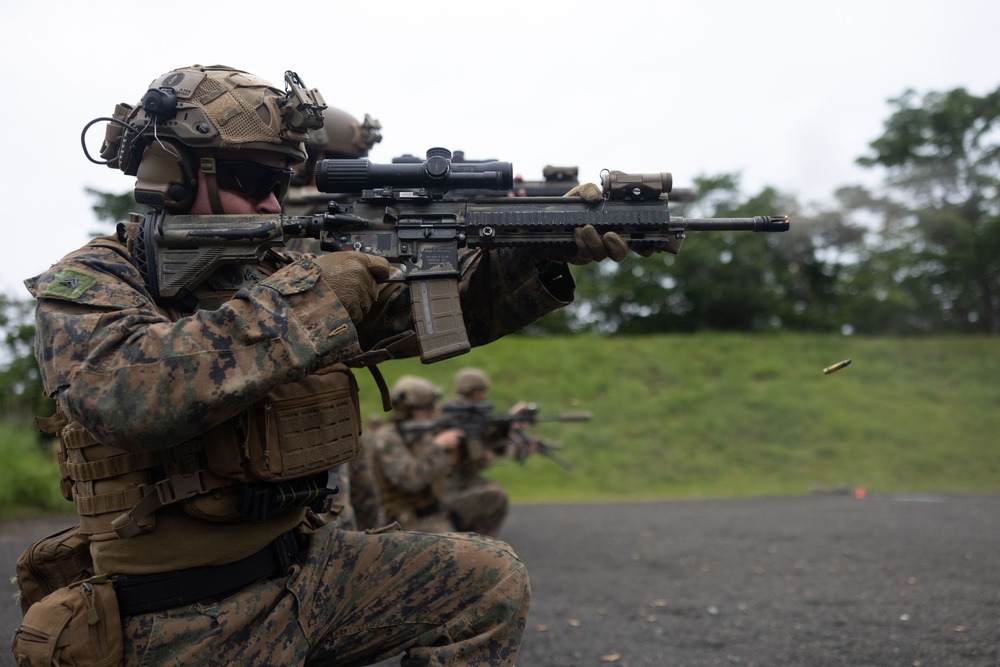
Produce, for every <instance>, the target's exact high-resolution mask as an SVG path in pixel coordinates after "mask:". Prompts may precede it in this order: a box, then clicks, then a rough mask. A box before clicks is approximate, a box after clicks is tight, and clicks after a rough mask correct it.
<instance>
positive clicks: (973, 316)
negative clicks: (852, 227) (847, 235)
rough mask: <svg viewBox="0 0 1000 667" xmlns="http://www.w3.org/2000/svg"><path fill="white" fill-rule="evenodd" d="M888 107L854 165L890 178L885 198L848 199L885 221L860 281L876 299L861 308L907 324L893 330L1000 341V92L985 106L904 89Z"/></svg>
mask: <svg viewBox="0 0 1000 667" xmlns="http://www.w3.org/2000/svg"><path fill="white" fill-rule="evenodd" d="M890 104H891V105H892V107H893V108H894V111H893V113H892V115H891V116H890V117H889V119H888V120H887V121H886V123H885V131H884V132H883V134H882V136H880V137H879V138H877V139H876V140H875V141H873V142H872V143H871V148H872V154H871V155H867V156H864V157H861V158H859V159H858V163H859V164H861V165H863V166H866V167H876V166H877V167H882V168H884V169H885V170H886V173H887V178H886V183H885V193H884V194H882V195H873V194H871V193H867V192H865V191H863V190H862V189H855V190H853V191H850V192H846V194H847V195H848V199H850V200H851V201H850V202H849V206H852V207H853V208H854V209H855V210H859V209H864V210H867V211H868V212H869V213H875V214H876V215H877V216H879V217H880V218H881V220H882V229H881V235H882V238H881V243H880V244H879V246H878V247H877V248H876V249H875V250H874V251H873V252H871V253H869V254H868V255H867V256H865V257H863V258H862V259H863V260H864V262H862V263H861V264H860V265H859V266H858V268H857V271H856V274H855V279H856V280H857V281H859V283H860V284H861V285H862V286H863V287H864V288H865V289H867V290H870V294H873V295H874V297H875V301H876V302H873V301H872V299H871V298H870V297H869V298H866V299H864V300H863V303H864V304H865V305H866V307H869V308H870V310H871V311H878V310H883V311H888V313H889V314H895V315H898V316H902V320H901V322H896V323H894V324H891V325H890V327H891V329H902V330H903V331H907V332H910V331H912V332H928V333H930V332H949V331H950V332H980V333H987V334H993V335H996V334H998V333H1000V134H998V132H997V129H998V128H997V121H998V118H1000V88H998V89H997V90H995V91H993V92H990V93H988V94H986V95H983V96H982V97H978V96H976V95H972V94H971V93H969V92H968V91H967V90H965V89H964V88H956V89H954V90H951V91H948V92H944V93H940V92H931V93H927V94H926V95H924V96H923V98H918V97H917V94H916V93H915V92H914V91H912V90H908V91H906V92H905V93H904V94H903V95H901V96H900V97H898V98H895V99H892V100H890ZM865 315H866V316H870V315H871V312H867V313H865ZM863 321H866V322H867V321H868V320H867V318H864V320H863ZM882 332H892V331H884V330H883V331H882Z"/></svg>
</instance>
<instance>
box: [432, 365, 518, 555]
mask: <svg viewBox="0 0 1000 667" xmlns="http://www.w3.org/2000/svg"><path fill="white" fill-rule="evenodd" d="M490 384H491V381H490V378H489V376H488V375H487V374H486V373H485V372H484V371H481V370H479V369H478V368H463V369H461V370H459V371H458V372H457V373H456V374H455V378H454V390H455V393H456V395H455V397H454V398H452V399H451V400H450V401H448V402H447V403H446V405H447V406H448V407H449V408H451V409H454V410H457V411H461V410H462V409H463V408H464V407H477V406H478V407H485V408H486V409H487V410H489V407H490V406H489V404H488V403H487V402H486V401H485V398H486V393H487V391H488V390H489V387H490ZM484 437H485V438H486V439H487V440H488V442H482V441H481V439H482V438H484ZM510 444H511V443H510V442H509V441H508V440H507V439H506V438H502V439H499V438H490V435H489V434H482V433H479V434H473V435H471V436H470V435H468V434H467V436H466V438H465V439H464V441H463V443H462V446H461V447H460V448H459V449H458V452H457V454H456V456H455V462H454V465H453V466H452V470H451V473H450V474H449V475H448V479H447V481H446V482H445V487H444V491H443V493H442V497H441V499H442V502H443V503H444V506H445V508H446V510H447V511H448V514H449V515H450V516H451V519H452V522H453V523H454V524H455V527H456V529H458V530H461V531H472V532H475V533H480V534H482V535H489V536H491V537H495V536H496V535H497V533H498V532H499V530H500V525H501V524H502V523H503V520H504V518H506V516H507V511H508V508H509V506H510V498H509V496H508V495H507V491H506V489H504V488H503V485H501V484H500V483H499V482H496V481H494V480H492V479H489V478H487V477H484V476H483V471H484V470H486V469H487V468H489V467H490V465H491V463H492V460H493V458H494V456H495V455H496V453H500V454H503V453H504V452H505V450H506V449H508V448H509V445H510Z"/></svg>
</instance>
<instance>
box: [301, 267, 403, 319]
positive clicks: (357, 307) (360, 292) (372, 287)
mask: <svg viewBox="0 0 1000 667" xmlns="http://www.w3.org/2000/svg"><path fill="white" fill-rule="evenodd" d="M315 262H316V263H317V264H319V267H320V269H322V271H323V282H325V283H326V284H327V285H329V286H330V289H332V290H333V291H334V292H335V293H336V295H337V298H338V299H340V302H341V303H342V304H344V308H346V309H347V314H348V315H349V316H350V318H351V321H353V322H354V323H355V324H357V323H358V322H360V321H361V319H362V318H363V317H364V316H365V314H366V313H367V312H368V311H369V310H370V309H371V307H372V304H374V303H375V301H376V299H378V281H379V280H385V279H387V278H388V277H389V262H388V261H386V259H385V258H384V257H377V256H375V255H366V254H364V253H360V252H355V251H353V250H351V251H339V252H330V253H326V254H323V255H320V256H318V257H316V259H315Z"/></svg>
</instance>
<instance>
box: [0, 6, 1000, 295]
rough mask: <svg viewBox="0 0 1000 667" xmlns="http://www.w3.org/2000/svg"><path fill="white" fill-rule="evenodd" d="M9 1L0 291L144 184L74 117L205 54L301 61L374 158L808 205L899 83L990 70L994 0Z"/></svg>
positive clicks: (253, 63) (839, 172)
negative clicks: (720, 181)
mask: <svg viewBox="0 0 1000 667" xmlns="http://www.w3.org/2000/svg"><path fill="white" fill-rule="evenodd" d="M8 4H9V5H13V7H7V8H6V9H5V10H4V20H3V24H2V26H0V68H2V71H3V73H4V76H3V81H5V82H6V84H5V85H6V90H5V95H4V100H3V103H2V104H0V118H2V121H3V122H2V124H0V127H2V130H0V132H2V134H0V148H2V156H3V165H2V167H0V168H2V169H3V176H4V178H3V183H4V184H5V185H6V187H7V190H6V195H7V196H6V199H7V201H8V207H9V209H12V210H9V212H8V216H7V219H6V221H5V222H4V234H5V238H6V240H7V245H6V247H7V248H8V251H7V252H5V254H4V259H3V261H2V262H0V289H2V290H3V291H4V292H6V293H8V294H11V295H14V296H16V297H18V298H20V297H27V292H26V291H24V289H23V287H22V286H21V281H22V280H23V279H24V278H26V277H29V276H31V275H34V274H36V273H38V272H40V271H42V270H43V269H44V268H45V267H46V266H48V265H49V264H51V263H52V262H55V261H56V260H58V259H59V258H60V257H61V256H62V255H64V254H66V253H67V252H69V251H71V250H74V249H76V248H77V247H79V246H80V245H82V244H83V243H85V242H86V240H87V238H88V232H91V231H95V230H100V229H105V230H110V229H111V228H110V226H108V225H101V224H99V223H98V222H97V221H96V219H95V217H94V216H93V214H92V212H91V206H92V203H93V202H92V200H91V198H90V197H89V196H87V195H86V194H85V193H84V188H85V187H93V188H96V189H99V190H103V191H109V192H116V193H118V192H124V191H126V190H128V189H130V188H131V187H132V185H133V180H132V179H131V178H130V177H127V176H125V175H124V174H122V173H121V172H118V171H113V170H111V169H109V168H107V167H103V166H98V165H94V164H92V163H90V162H89V161H88V160H87V159H86V158H85V157H84V155H83V151H82V149H81V144H80V132H81V130H82V129H83V126H84V125H85V124H86V123H87V122H88V121H90V120H91V119H93V118H96V117H99V116H109V115H111V113H112V111H113V110H114V105H115V103H117V102H129V103H133V104H134V103H136V102H137V101H138V100H139V98H140V97H141V96H142V95H143V93H145V91H146V89H147V86H148V84H149V83H150V82H151V81H152V80H153V79H154V78H156V77H157V76H159V75H160V74H161V73H163V72H166V71H169V70H171V69H174V68H176V67H181V66H186V65H190V64H194V63H201V64H225V65H230V66H233V67H237V68H240V69H244V70H248V71H250V72H253V73H255V74H258V75H260V76H263V77H264V78H266V79H269V80H270V81H271V82H273V83H275V84H276V85H279V86H281V85H283V73H284V72H285V70H288V69H290V70H294V71H296V72H298V74H299V75H300V77H301V78H302V79H303V81H304V82H305V83H306V85H307V86H309V87H315V88H319V89H320V90H321V91H322V93H323V95H324V97H325V98H326V101H327V103H328V104H330V105H331V106H335V107H339V108H341V109H343V110H345V111H347V112H349V113H351V114H352V115H354V116H356V117H358V118H363V117H364V114H365V113H370V114H371V115H372V116H374V117H375V118H377V119H378V120H379V121H380V122H381V123H382V126H383V135H384V139H383V141H382V143H380V144H378V145H377V146H376V147H375V149H374V150H373V152H372V154H371V156H370V157H371V159H372V160H374V161H381V162H388V161H390V160H391V158H392V157H394V156H397V155H400V154H403V153H414V154H423V153H424V151H425V150H426V149H427V148H429V147H431V146H445V147H448V148H451V149H459V150H464V151H465V153H466V155H467V156H468V157H472V158H493V159H499V160H505V161H509V162H512V163H513V164H514V169H515V172H517V173H520V174H522V175H523V176H524V177H525V178H529V179H537V178H540V177H541V172H542V168H543V167H544V166H545V165H546V164H555V165H577V166H579V167H580V177H581V180H585V181H597V180H598V179H599V175H600V171H601V170H602V169H605V168H608V169H621V170H624V171H670V172H673V174H674V183H675V185H677V186H685V185H688V184H690V183H691V181H692V179H693V178H694V177H695V176H698V175H707V174H719V173H723V172H740V173H741V174H742V183H743V190H744V192H745V193H747V194H749V193H753V192H756V191H758V190H759V189H760V188H762V187H764V186H766V185H771V186H774V187H776V188H778V189H779V190H781V191H783V192H786V193H789V194H793V195H796V196H797V197H798V198H799V201H800V202H801V203H803V204H809V203H814V202H824V201H829V200H830V198H831V196H832V193H833V191H834V190H835V189H836V188H837V187H839V186H842V185H849V184H855V183H867V184H872V183H874V182H877V174H874V173H871V172H870V170H863V169H861V168H860V167H857V166H856V165H855V163H854V161H855V159H856V158H857V157H859V156H861V155H863V154H865V153H866V152H867V150H868V144H869V143H870V142H871V141H872V140H874V139H875V138H877V137H878V136H879V135H880V134H881V130H882V126H883V122H884V121H885V120H886V119H887V118H888V116H889V114H890V113H891V108H890V106H889V105H888V100H889V99H890V98H894V97H898V96H899V95H900V94H901V93H903V91H905V90H906V89H907V88H913V89H915V90H917V91H918V92H919V93H921V94H923V93H925V92H928V91H945V90H951V89H953V88H956V87H960V86H961V87H965V88H967V89H968V90H969V91H970V92H972V93H974V94H977V95H982V94H984V93H986V92H988V91H991V90H994V89H996V88H997V86H998V85H1000V67H998V64H1000V41H998V39H997V36H996V35H997V26H1000V2H997V1H996V0H952V1H951V2H948V3H940V2H930V1H927V0H883V1H881V2H880V1H879V0H864V1H857V0H846V1H845V0H841V1H840V2H831V3H816V2H802V1H801V0H796V1H784V0H757V1H754V0H715V1H713V0H699V1H697V2H683V3H680V2H670V1H668V0H629V1H628V2H607V1H603V2H595V1H591V0H576V1H574V2H558V1H552V0H549V1H544V2H543V1H542V0H533V1H531V2H527V1H524V0H508V1H506V2H502V3H501V2H490V3H487V2H474V1H472V0H463V1H455V2H450V1H449V2H444V1H435V0H422V1H415V0H410V1H399V2H396V1H387V0H383V1H379V0H357V1H355V2H351V3H345V2H340V1H338V0H322V1H316V2H296V3H290V2H263V1H262V0H242V1H240V2H224V1H212V2H208V1H205V0H201V1H199V2H190V1H188V0H173V1H171V2H140V3H128V2H107V1H105V0H88V1H87V2H78V1H74V2H46V1H45V0H34V1H33V2H16V3H8ZM311 8H314V9H312V10H311ZM103 132H104V130H103V124H100V125H98V126H95V127H94V128H93V130H92V132H91V134H90V135H89V141H88V145H89V146H91V148H92V150H93V151H96V149H97V147H98V146H99V145H100V141H101V138H102V137H103ZM761 213H762V214H765V213H780V212H774V211H762V212H761Z"/></svg>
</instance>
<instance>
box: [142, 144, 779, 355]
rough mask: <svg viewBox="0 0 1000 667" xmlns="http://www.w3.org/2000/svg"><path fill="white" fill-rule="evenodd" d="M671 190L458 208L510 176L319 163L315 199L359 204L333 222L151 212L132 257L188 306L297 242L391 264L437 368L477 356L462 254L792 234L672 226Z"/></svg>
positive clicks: (475, 168) (161, 289) (508, 170)
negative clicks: (593, 232) (461, 286)
mask: <svg viewBox="0 0 1000 667" xmlns="http://www.w3.org/2000/svg"><path fill="white" fill-rule="evenodd" d="M672 183H673V179H672V177H671V175H670V174H669V173H667V172H660V173H650V174H626V173H624V172H620V171H605V172H604V173H603V174H602V177H601V189H602V191H603V198H602V199H601V200H600V201H597V202H595V203H588V202H587V201H585V200H584V199H583V198H581V197H506V196H495V197H485V196H455V195H452V194H450V191H456V190H457V191H463V190H480V189H489V190H491V191H493V192H506V191H508V190H509V189H510V188H511V186H512V185H513V167H512V166H511V164H510V163H509V162H496V161H493V162H476V163H453V162H452V161H451V153H450V151H448V150H446V149H431V150H430V151H428V157H427V159H426V160H425V161H424V162H422V163H419V164H417V163H411V164H407V163H400V164H389V165H380V164H373V163H371V162H370V161H369V160H367V159H351V160H320V161H319V162H318V163H317V165H316V185H317V187H318V189H319V190H320V191H322V192H344V193H360V195H361V196H360V198H359V199H358V200H357V201H356V202H354V203H352V204H341V203H338V202H336V201H331V202H330V204H329V212H328V213H319V214H315V215H306V216H282V215H169V214H166V213H164V212H162V211H154V212H152V213H148V214H146V215H145V216H144V217H142V218H141V220H140V223H141V224H140V226H139V231H138V234H137V236H136V245H135V253H134V256H135V260H136V265H137V266H138V267H139V269H140V271H141V272H142V273H143V277H144V278H145V279H146V285H147V287H148V288H149V290H150V292H151V293H152V295H153V296H154V297H155V298H157V299H175V298H178V297H182V296H184V295H185V294H187V293H189V292H191V291H193V290H194V289H195V288H196V287H197V286H198V285H199V284H201V283H202V281H204V280H205V279H206V278H208V277H209V276H210V275H212V273H214V272H215V271H216V270H217V269H218V268H219V267H220V266H221V265H223V264H245V263H250V262H255V261H257V260H258V259H259V258H261V257H262V256H263V255H264V254H265V253H266V251H267V250H268V249H270V248H272V247H280V246H282V245H284V243H285V241H286V240H288V239H291V238H296V237H305V238H317V239H319V240H320V246H321V248H322V249H323V250H326V251H332V250H357V251H360V252H364V253H368V254H372V255H378V256H380V257H384V258H386V259H387V260H388V261H389V262H392V263H395V264H398V265H401V267H402V269H403V276H404V277H403V278H402V280H404V281H405V282H406V284H407V285H408V286H409V289H410V297H411V302H412V309H413V321H414V328H415V329H416V333H417V338H418V341H419V344H420V358H421V360H422V361H423V362H424V363H431V362H435V361H440V360H442V359H448V358H450V357H454V356H456V355H459V354H463V353H465V352H468V351H469V349H470V344H469V339H468V335H467V333H466V330H465V323H464V321H463V320H462V312H461V305H460V302H459V295H458V282H459V264H458V256H459V250H460V249H463V248H473V249H476V248H482V249H483V250H492V249H494V248H522V249H545V248H547V247H548V248H563V249H566V248H569V249H573V248H575V247H576V246H575V244H574V241H573V230H574V229H577V228H580V227H584V226H586V225H593V226H594V227H595V228H596V229H597V231H598V232H599V233H601V234H603V233H605V232H616V233H617V234H619V235H620V236H621V237H622V239H623V240H624V241H625V242H626V243H627V244H628V246H629V247H630V248H632V249H636V250H660V251H666V252H671V253H675V254H676V253H677V252H679V250H680V246H681V242H682V241H683V240H684V237H685V234H686V233H687V232H688V231H715V232H722V231H753V232H783V231H786V230H787V229H788V216H785V215H771V216H754V217H750V218H678V217H672V216H671V215H670V211H669V210H668V209H667V206H668V203H669V193H670V191H671V186H672ZM136 219H137V220H138V219H139V218H138V217H137V218H136Z"/></svg>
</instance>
